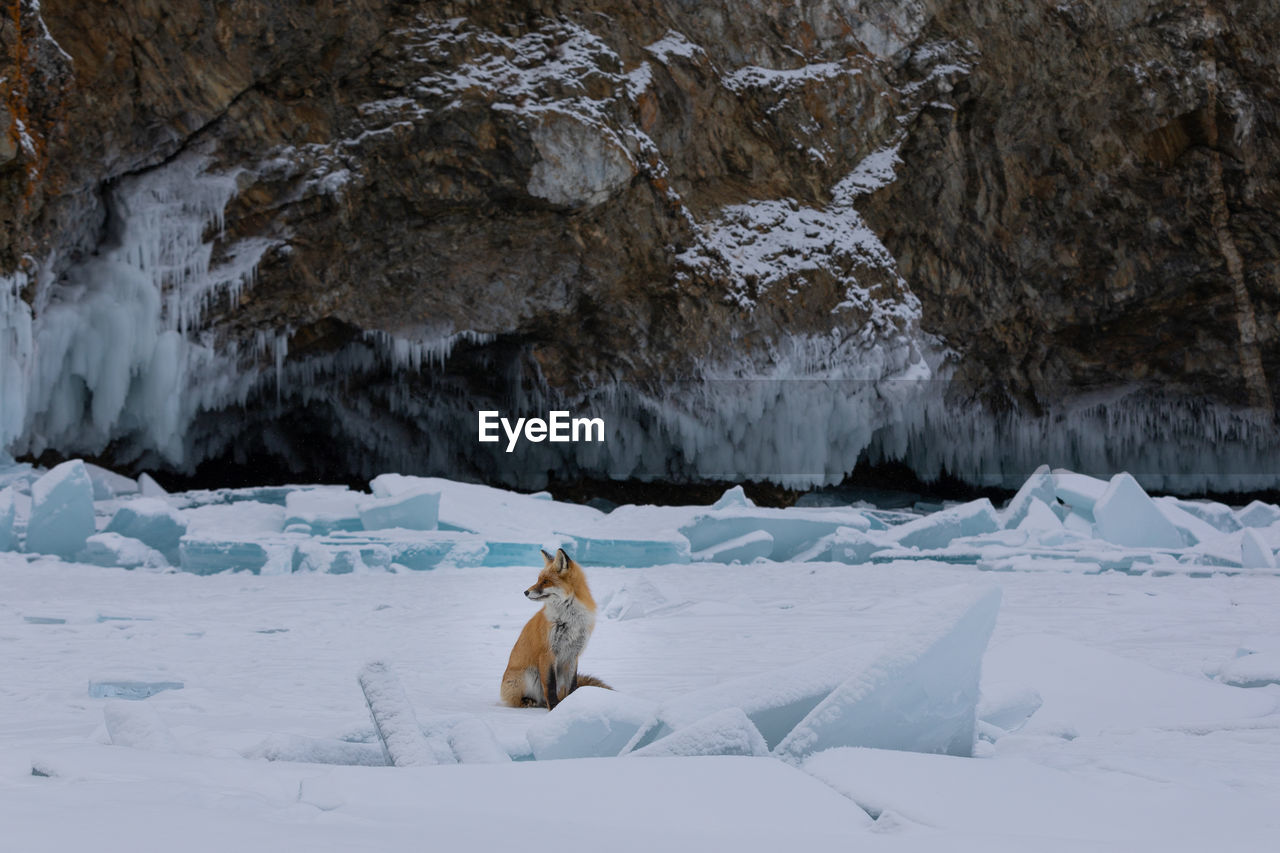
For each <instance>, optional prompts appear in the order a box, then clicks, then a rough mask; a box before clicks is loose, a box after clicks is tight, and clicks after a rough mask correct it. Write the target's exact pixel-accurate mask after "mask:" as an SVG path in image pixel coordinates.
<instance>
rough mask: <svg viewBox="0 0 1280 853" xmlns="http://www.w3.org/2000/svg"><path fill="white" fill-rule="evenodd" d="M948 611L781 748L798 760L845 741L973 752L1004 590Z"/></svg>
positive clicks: (873, 666) (854, 677)
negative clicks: (987, 656) (986, 657)
mask: <svg viewBox="0 0 1280 853" xmlns="http://www.w3.org/2000/svg"><path fill="white" fill-rule="evenodd" d="M947 610H949V611H950V612H947ZM947 610H938V611H935V612H934V614H933V615H932V616H931V617H929V618H927V619H922V620H921V621H920V624H919V626H918V627H917V628H916V629H915V630H913V631H911V632H910V633H907V634H904V635H902V636H900V637H898V638H897V640H896V641H895V642H893V643H892V644H891V645H886V646H884V647H883V649H882V652H881V654H880V655H879V656H878V657H877V658H876V659H875V660H874V661H873V662H871V663H870V665H865V666H862V667H860V668H858V669H857V670H855V671H854V672H853V673H852V674H851V675H850V676H849V677H848V678H847V679H846V680H845V681H844V682H842V683H841V684H840V686H839V687H837V688H836V689H835V690H833V691H831V694H830V695H829V696H827V697H826V698H825V699H823V700H822V701H821V702H820V703H819V704H818V705H817V707H815V708H814V709H813V710H812V711H810V712H809V714H808V716H806V717H805V718H804V719H803V720H801V721H800V723H799V724H798V725H797V726H796V727H795V728H794V729H792V730H791V732H790V733H789V734H788V735H787V736H786V737H785V738H783V740H782V742H781V743H780V744H778V746H777V747H776V748H775V749H774V754H775V755H777V756H778V757H780V758H782V759H783V760H786V761H790V762H792V763H799V762H800V761H801V760H803V759H804V757H805V756H807V755H811V754H813V753H815V752H819V751H821V750H824V749H831V748H833V747H838V746H868V747H875V748H879V749H901V750H907V751H910V752H936V753H944V754H946V755H958V756H969V755H972V754H973V744H974V738H975V734H976V732H975V726H976V722H977V717H976V709H977V704H978V696H979V687H978V683H979V680H980V678H981V675H982V656H983V654H984V653H985V652H986V648H987V641H988V640H989V639H990V638H991V631H992V630H993V629H994V628H995V624H996V615H997V614H998V613H999V611H1000V589H999V588H998V587H996V588H988V589H985V590H982V591H980V592H977V593H968V594H966V595H965V596H964V597H963V598H958V599H957V601H956V602H955V603H954V604H952V605H950V607H949V608H947Z"/></svg>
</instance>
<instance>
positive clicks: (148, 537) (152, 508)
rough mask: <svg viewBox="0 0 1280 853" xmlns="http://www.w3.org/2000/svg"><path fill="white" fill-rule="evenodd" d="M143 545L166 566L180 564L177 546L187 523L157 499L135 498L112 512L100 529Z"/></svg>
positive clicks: (171, 507) (167, 505)
mask: <svg viewBox="0 0 1280 853" xmlns="http://www.w3.org/2000/svg"><path fill="white" fill-rule="evenodd" d="M104 532H106V533H118V534H120V535H121V536H127V537H129V538H131V539H137V540H139V541H140V542H144V543H146V544H147V545H148V546H149V547H151V548H154V549H155V550H157V551H159V552H160V553H161V554H163V555H164V557H165V559H166V560H168V561H169V562H170V563H173V564H175V565H176V564H177V563H179V562H180V561H181V556H180V554H179V552H178V543H179V542H180V541H181V539H182V536H183V534H185V533H186V532H187V520H186V519H185V518H183V516H182V514H181V513H179V512H178V511H177V510H175V509H174V508H173V506H172V505H171V504H170V503H169V502H168V501H165V500H161V499H160V498H137V499H135V500H131V501H129V502H128V503H125V504H123V505H122V506H121V507H120V508H119V509H117V510H116V513H115V515H113V516H112V517H111V521H109V522H107V526H106V528H105V529H104Z"/></svg>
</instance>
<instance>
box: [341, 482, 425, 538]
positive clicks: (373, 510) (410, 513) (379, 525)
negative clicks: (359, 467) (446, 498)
mask: <svg viewBox="0 0 1280 853" xmlns="http://www.w3.org/2000/svg"><path fill="white" fill-rule="evenodd" d="M359 514H360V523H361V524H362V525H363V526H364V529H365V530H387V529H390V528H399V529H402V530H435V529H436V528H437V527H438V526H439V517H440V493H439V492H432V491H427V490H425V489H422V490H412V491H405V492H401V493H399V494H397V495H393V496H390V497H385V498H379V497H374V498H365V499H364V500H362V501H360V504H359Z"/></svg>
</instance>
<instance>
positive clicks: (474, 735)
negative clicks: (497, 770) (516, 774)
mask: <svg viewBox="0 0 1280 853" xmlns="http://www.w3.org/2000/svg"><path fill="white" fill-rule="evenodd" d="M448 739H449V747H450V748H451V749H452V750H453V754H454V755H456V756H457V758H458V763H459V764H505V763H507V762H509V761H511V756H510V755H509V754H508V753H507V751H506V750H505V749H503V748H502V746H501V744H499V743H498V739H497V738H496V737H495V736H494V734H493V729H492V728H490V726H489V724H488V723H486V722H485V721H484V720H482V719H480V718H479V717H468V718H466V719H465V720H462V721H461V722H459V723H457V724H456V725H454V727H453V728H451V729H449V734H448Z"/></svg>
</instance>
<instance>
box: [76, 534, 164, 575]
mask: <svg viewBox="0 0 1280 853" xmlns="http://www.w3.org/2000/svg"><path fill="white" fill-rule="evenodd" d="M76 562H78V563H89V564H91V565H94V566H119V567H120V568H122V569H138V568H146V569H161V568H164V567H166V566H168V565H169V561H168V560H167V559H165V555H164V554H161V553H160V552H159V551H157V550H156V549H154V548H152V547H150V546H148V545H147V543H145V542H140V541H139V540H137V539H131V538H130V537H128V536H121V535H120V534H119V533H95V534H93V535H92V536H90V537H89V538H88V539H86V540H85V543H84V547H83V548H81V549H80V553H78V554H76Z"/></svg>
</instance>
